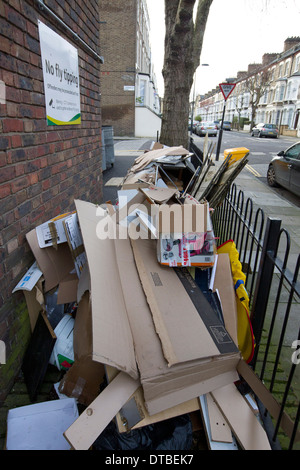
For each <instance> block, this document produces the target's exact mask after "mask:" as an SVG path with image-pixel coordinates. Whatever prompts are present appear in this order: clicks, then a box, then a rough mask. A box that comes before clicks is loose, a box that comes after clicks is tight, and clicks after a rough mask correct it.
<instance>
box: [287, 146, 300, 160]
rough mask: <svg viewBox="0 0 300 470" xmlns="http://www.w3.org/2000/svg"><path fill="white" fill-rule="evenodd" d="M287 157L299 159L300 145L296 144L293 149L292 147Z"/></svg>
mask: <svg viewBox="0 0 300 470" xmlns="http://www.w3.org/2000/svg"><path fill="white" fill-rule="evenodd" d="M285 156H286V157H289V158H297V159H299V156H300V144H296V145H294V146H293V147H291V148H290V149H289V150H288V151H287V152H286V153H285Z"/></svg>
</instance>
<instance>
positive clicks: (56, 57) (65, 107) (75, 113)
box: [38, 21, 81, 126]
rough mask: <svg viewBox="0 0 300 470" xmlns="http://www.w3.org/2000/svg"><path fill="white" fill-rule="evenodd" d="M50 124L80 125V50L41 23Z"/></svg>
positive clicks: (46, 98)
mask: <svg viewBox="0 0 300 470" xmlns="http://www.w3.org/2000/svg"><path fill="white" fill-rule="evenodd" d="M38 27H39V36H40V45H41V57H42V67H43V76H44V88H45V100H46V113H47V123H48V125H58V126H62V125H66V124H80V123H81V112H80V89H79V70H78V51H77V49H76V48H75V47H73V46H72V45H71V44H70V43H68V42H67V41H66V40H65V39H63V38H62V37H61V36H59V35H58V34H57V33H55V32H54V31H53V30H52V29H50V28H48V26H46V25H44V24H43V23H42V22H41V21H39V22H38Z"/></svg>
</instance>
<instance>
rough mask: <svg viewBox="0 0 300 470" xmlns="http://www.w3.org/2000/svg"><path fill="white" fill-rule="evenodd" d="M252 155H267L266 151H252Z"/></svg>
mask: <svg viewBox="0 0 300 470" xmlns="http://www.w3.org/2000/svg"><path fill="white" fill-rule="evenodd" d="M251 154H252V155H267V154H266V153H265V152H251Z"/></svg>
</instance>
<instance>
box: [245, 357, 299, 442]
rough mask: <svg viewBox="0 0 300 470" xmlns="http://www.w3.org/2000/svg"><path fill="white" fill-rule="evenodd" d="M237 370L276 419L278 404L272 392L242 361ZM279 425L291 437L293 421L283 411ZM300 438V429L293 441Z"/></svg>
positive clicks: (278, 411)
mask: <svg viewBox="0 0 300 470" xmlns="http://www.w3.org/2000/svg"><path fill="white" fill-rule="evenodd" d="M237 371H238V373H239V374H241V376H242V377H243V378H244V379H245V380H246V382H247V383H248V385H249V386H250V387H251V389H252V390H253V392H254V393H255V395H257V397H258V398H259V399H260V400H261V402H262V403H263V404H264V406H265V407H266V408H267V410H268V411H269V413H270V415H271V416H272V417H273V418H274V419H278V417H279V415H280V408H281V407H280V404H279V403H278V402H277V400H276V399H275V398H274V396H273V395H272V393H271V392H270V391H269V390H268V389H267V388H266V386H265V385H264V384H263V382H262V381H261V380H260V379H259V377H258V376H257V375H256V373H255V372H254V371H253V370H252V369H251V367H250V366H249V365H248V364H247V363H246V362H245V361H244V360H240V361H239V363H238V367H237ZM280 426H281V428H282V429H283V430H284V432H285V433H286V434H287V435H288V436H289V437H291V436H292V434H293V429H294V422H293V420H292V419H291V418H290V416H289V415H288V414H287V413H286V412H285V411H283V414H282V417H281V421H280ZM299 440H300V430H298V431H297V432H296V436H295V441H296V442H298V441H299Z"/></svg>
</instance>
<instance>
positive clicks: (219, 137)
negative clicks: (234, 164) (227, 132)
mask: <svg viewBox="0 0 300 470" xmlns="http://www.w3.org/2000/svg"><path fill="white" fill-rule="evenodd" d="M225 108H226V100H225V101H224V107H223V115H222V121H221V127H220V130H219V136H218V145H217V150H216V161H219V153H220V148H221V140H222V135H223V122H224V117H225Z"/></svg>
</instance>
